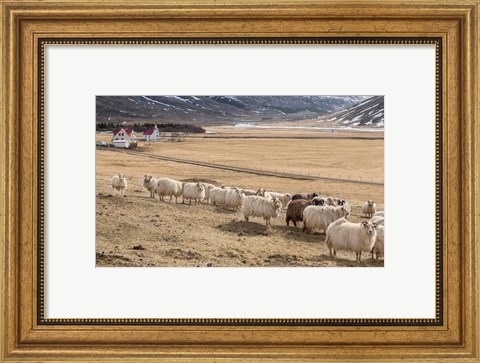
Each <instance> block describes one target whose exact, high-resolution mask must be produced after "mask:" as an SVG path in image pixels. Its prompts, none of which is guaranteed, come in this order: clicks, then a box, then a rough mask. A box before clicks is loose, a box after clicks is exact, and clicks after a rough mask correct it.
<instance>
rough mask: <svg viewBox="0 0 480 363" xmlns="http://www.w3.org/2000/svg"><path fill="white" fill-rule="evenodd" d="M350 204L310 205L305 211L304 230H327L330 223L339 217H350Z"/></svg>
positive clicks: (308, 231)
mask: <svg viewBox="0 0 480 363" xmlns="http://www.w3.org/2000/svg"><path fill="white" fill-rule="evenodd" d="M350 210H351V209H350V206H349V205H348V204H346V205H342V206H336V207H334V206H330V205H328V206H323V207H319V206H314V205H311V206H308V207H307V208H305V210H304V211H303V231H304V232H305V231H307V233H310V232H311V231H312V229H314V228H316V229H319V230H323V231H325V230H326V229H327V227H328V225H329V224H330V223H332V222H334V221H336V220H337V219H339V218H342V217H348V215H349V214H350Z"/></svg>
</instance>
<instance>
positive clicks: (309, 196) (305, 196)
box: [292, 193, 318, 200]
mask: <svg viewBox="0 0 480 363" xmlns="http://www.w3.org/2000/svg"><path fill="white" fill-rule="evenodd" d="M315 197H318V194H317V193H312V194H295V195H294V196H293V197H292V200H295V199H306V200H312V199H313V198H315Z"/></svg>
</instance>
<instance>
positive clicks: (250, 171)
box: [102, 148, 383, 186]
mask: <svg viewBox="0 0 480 363" xmlns="http://www.w3.org/2000/svg"><path fill="white" fill-rule="evenodd" d="M102 150H106V151H111V152H118V153H125V154H131V155H138V156H143V157H146V158H152V159H158V160H164V161H172V162H177V163H184V164H191V165H197V166H203V167H208V168H215V169H222V170H229V171H237V172H241V173H248V174H256V175H265V176H272V177H277V178H289V179H296V180H328V181H334V182H341V183H353V184H366V185H379V186H383V183H379V182H373V181H366V180H356V179H342V178H330V177H324V176H318V175H304V174H294V173H284V172H278V171H270V170H260V169H250V168H243V167H238V166H231V165H224V164H217V163H208V162H203V161H199V160H188V159H180V158H173V157H169V156H163V155H158V154H151V153H145V152H140V151H133V150H123V149H112V148H108V149H106V148H102Z"/></svg>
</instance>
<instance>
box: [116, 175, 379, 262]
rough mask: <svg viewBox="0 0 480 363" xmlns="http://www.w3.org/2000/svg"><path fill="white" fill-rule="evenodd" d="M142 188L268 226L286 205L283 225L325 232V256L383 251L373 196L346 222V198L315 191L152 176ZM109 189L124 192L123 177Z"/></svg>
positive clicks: (152, 196)
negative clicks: (354, 220) (232, 212)
mask: <svg viewBox="0 0 480 363" xmlns="http://www.w3.org/2000/svg"><path fill="white" fill-rule="evenodd" d="M143 187H144V188H145V189H146V190H147V191H149V192H150V197H151V198H155V194H158V196H159V200H162V201H163V200H165V198H166V197H168V198H169V200H168V201H169V202H171V201H172V200H173V198H175V202H176V203H178V198H179V197H180V196H181V197H182V203H185V201H188V203H189V204H191V203H192V201H194V203H195V204H197V202H198V203H202V202H203V203H208V204H211V205H213V206H221V207H222V208H225V209H232V210H241V211H242V214H243V215H244V217H245V220H246V221H248V220H249V218H250V217H260V218H263V219H264V220H265V224H266V225H267V226H270V225H271V223H270V220H271V218H277V217H278V216H279V215H280V214H281V212H282V207H286V208H287V212H286V223H287V225H289V224H290V222H293V224H294V226H296V225H297V224H296V222H303V231H304V232H305V231H306V232H307V233H310V232H311V231H312V229H317V230H322V231H324V233H325V235H326V238H325V242H326V245H327V247H328V249H329V250H330V256H336V252H337V251H351V252H354V253H355V254H356V260H358V261H359V262H360V261H361V256H362V252H367V253H371V254H372V258H373V257H375V258H376V259H378V258H379V257H381V256H383V254H384V219H385V214H384V212H383V211H378V212H377V207H376V204H375V203H374V202H373V201H372V200H368V201H366V202H365V204H364V205H363V208H362V212H363V214H364V215H365V216H366V217H368V218H369V220H366V221H363V222H361V223H352V222H349V221H348V220H347V217H348V216H349V215H350V213H351V207H350V205H349V203H347V202H346V201H345V200H342V199H339V198H333V197H320V196H319V195H318V194H317V193H311V194H294V195H290V194H288V193H277V192H270V191H266V190H265V189H258V190H250V189H240V188H235V187H227V186H221V187H217V186H215V185H213V184H209V183H202V182H180V181H178V180H174V179H170V178H159V179H157V178H154V177H152V176H151V175H145V176H144V178H143ZM112 188H114V189H116V190H117V191H118V192H119V193H120V194H122V195H123V192H124V190H125V189H126V188H127V180H126V178H125V176H124V175H121V174H119V175H115V176H113V177H112Z"/></svg>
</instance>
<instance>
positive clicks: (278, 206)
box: [242, 195, 282, 226]
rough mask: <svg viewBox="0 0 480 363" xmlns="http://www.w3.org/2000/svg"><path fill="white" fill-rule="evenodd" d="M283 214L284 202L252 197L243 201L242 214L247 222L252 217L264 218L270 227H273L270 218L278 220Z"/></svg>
mask: <svg viewBox="0 0 480 363" xmlns="http://www.w3.org/2000/svg"><path fill="white" fill-rule="evenodd" d="M281 212H282V202H281V201H280V200H278V199H276V198H273V199H267V198H264V197H259V196H256V195H252V196H248V197H245V198H244V199H243V205H242V213H243V215H244V217H245V220H246V221H247V222H248V218H249V217H250V216H252V217H262V218H263V219H264V220H265V224H266V225H267V226H268V225H271V223H270V218H277V217H278V216H279V215H280V214H281Z"/></svg>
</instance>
